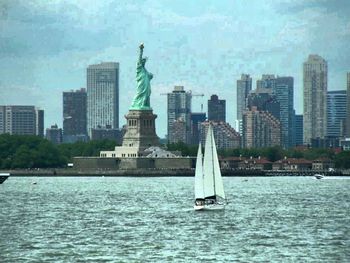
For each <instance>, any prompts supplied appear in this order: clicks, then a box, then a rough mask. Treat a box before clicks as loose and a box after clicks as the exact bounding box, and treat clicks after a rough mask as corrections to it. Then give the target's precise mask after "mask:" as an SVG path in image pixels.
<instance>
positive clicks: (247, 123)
mask: <svg viewBox="0 0 350 263" xmlns="http://www.w3.org/2000/svg"><path fill="white" fill-rule="evenodd" d="M276 145H281V125H280V122H279V120H278V119H277V118H276V117H274V116H273V115H272V114H271V113H270V112H268V111H259V110H258V109H257V107H256V106H253V107H251V108H250V110H247V111H245V112H244V114H243V147H245V148H260V147H271V146H276Z"/></svg>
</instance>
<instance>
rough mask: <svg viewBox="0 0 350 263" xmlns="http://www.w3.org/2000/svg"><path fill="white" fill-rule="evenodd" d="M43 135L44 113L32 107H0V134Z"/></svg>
mask: <svg viewBox="0 0 350 263" xmlns="http://www.w3.org/2000/svg"><path fill="white" fill-rule="evenodd" d="M2 133H9V134H11V135H12V134H16V135H38V136H43V134H44V111H43V110H40V109H38V108H36V107H34V106H17V105H16V106H15V105H8V106H0V134H2Z"/></svg>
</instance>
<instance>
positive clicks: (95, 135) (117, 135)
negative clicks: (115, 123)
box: [91, 126, 123, 145]
mask: <svg viewBox="0 0 350 263" xmlns="http://www.w3.org/2000/svg"><path fill="white" fill-rule="evenodd" d="M91 140H92V141H97V140H112V141H116V142H117V144H118V145H121V143H122V140H123V131H122V130H121V129H113V128H112V127H110V126H107V127H97V128H93V129H91Z"/></svg>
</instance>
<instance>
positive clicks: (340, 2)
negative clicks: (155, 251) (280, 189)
mask: <svg viewBox="0 0 350 263" xmlns="http://www.w3.org/2000/svg"><path fill="white" fill-rule="evenodd" d="M141 42H143V43H144V45H145V49H144V55H145V56H147V57H148V61H147V65H146V68H147V70H148V71H149V72H151V73H152V74H153V75H154V78H153V79H152V82H151V86H152V95H151V106H152V108H153V111H154V113H155V114H157V115H158V119H157V122H156V125H157V134H158V136H160V137H164V136H165V134H166V132H167V131H166V126H167V125H166V122H167V116H166V110H165V107H166V101H167V100H166V96H163V95H161V94H163V93H168V92H171V91H172V90H173V87H174V86H175V85H182V86H184V87H185V90H191V91H192V92H193V93H198V94H201V93H203V94H204V95H205V96H204V97H193V99H192V111H195V112H198V111H200V110H201V104H203V106H204V109H203V110H204V111H206V109H207V100H208V99H209V98H210V95H212V94H217V95H218V96H219V98H220V99H226V116H227V121H228V122H229V123H230V124H231V125H232V126H234V121H235V117H236V80H237V79H239V78H240V75H241V74H242V73H245V74H250V75H251V76H252V78H253V88H255V83H256V80H257V79H259V78H260V77H261V75H262V74H275V75H279V76H293V77H294V105H295V109H296V112H297V113H298V114H301V113H302V111H303V109H302V102H303V94H302V77H303V76H302V64H303V62H304V61H305V60H306V59H307V57H308V55H309V54H318V55H320V56H322V57H323V58H325V59H326V60H327V62H328V90H344V89H345V88H346V72H350V1H349V0H295V1H291V0H266V1H265V0H264V1H262V0H249V1H246V0H230V1H229V0H227V1H224V0H221V1H218V0H213V1H209V0H201V1H193V0H177V1H174V0H163V1H155V0H145V1H132V0H104V1H96V0H94V1H92V0H0V65H1V66H0V105H35V106H38V107H40V108H42V109H44V111H45V127H49V126H50V125H53V124H55V123H57V124H58V126H59V127H62V119H63V118H62V92H63V91H69V90H73V89H74V90H75V89H80V88H81V87H86V68H87V66H88V65H90V64H96V63H100V62H105V61H114V62H119V63H120V83H119V86H120V108H119V111H120V124H119V125H120V126H122V125H124V124H125V118H124V115H125V114H126V113H127V112H128V108H129V107H130V104H131V101H132V98H133V96H134V95H135V92H136V82H135V75H136V61H137V56H138V46H139V44H140V43H141Z"/></svg>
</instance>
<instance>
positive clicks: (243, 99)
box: [237, 74, 252, 134]
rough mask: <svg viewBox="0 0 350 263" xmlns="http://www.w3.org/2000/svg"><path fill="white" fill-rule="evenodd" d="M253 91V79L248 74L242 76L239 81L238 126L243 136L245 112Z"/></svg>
mask: <svg viewBox="0 0 350 263" xmlns="http://www.w3.org/2000/svg"><path fill="white" fill-rule="evenodd" d="M251 90H252V78H251V77H250V76H249V75H248V74H242V75H241V79H239V80H237V123H238V125H237V126H238V131H239V133H240V134H242V130H241V127H242V118H243V111H244V110H245V109H246V107H247V97H248V94H249V92H250V91H251Z"/></svg>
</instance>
